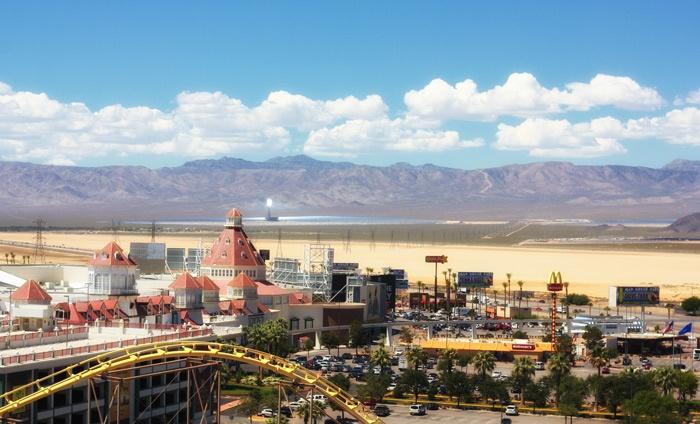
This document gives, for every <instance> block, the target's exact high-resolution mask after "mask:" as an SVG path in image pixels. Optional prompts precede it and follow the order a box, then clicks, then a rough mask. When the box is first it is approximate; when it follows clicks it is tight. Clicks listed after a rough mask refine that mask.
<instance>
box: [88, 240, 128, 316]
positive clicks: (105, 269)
mask: <svg viewBox="0 0 700 424" xmlns="http://www.w3.org/2000/svg"><path fill="white" fill-rule="evenodd" d="M137 273H138V271H137V265H136V262H134V261H133V260H131V259H130V258H129V256H128V255H127V254H126V253H124V250H122V248H121V247H120V246H119V245H118V244H117V243H115V242H110V243H107V245H106V246H105V247H103V248H102V249H100V250H98V251H96V252H95V253H94V254H93V256H92V259H91V260H90V261H89V262H88V289H89V290H90V297H91V298H98V299H100V298H101V299H106V298H114V299H117V300H118V301H119V307H120V309H121V310H122V311H124V312H125V313H126V314H127V315H128V316H129V317H135V316H136V315H137V314H136V307H135V305H136V303H135V302H136V296H138V290H137V288H136V278H137Z"/></svg>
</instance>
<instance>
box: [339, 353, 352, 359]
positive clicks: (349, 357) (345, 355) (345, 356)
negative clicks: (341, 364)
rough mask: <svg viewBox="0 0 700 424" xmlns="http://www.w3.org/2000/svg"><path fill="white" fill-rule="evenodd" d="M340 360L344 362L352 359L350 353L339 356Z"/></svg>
mask: <svg viewBox="0 0 700 424" xmlns="http://www.w3.org/2000/svg"><path fill="white" fill-rule="evenodd" d="M340 357H341V358H343V360H344V361H347V360H349V359H352V353H350V352H345V353H343V354H342V355H340Z"/></svg>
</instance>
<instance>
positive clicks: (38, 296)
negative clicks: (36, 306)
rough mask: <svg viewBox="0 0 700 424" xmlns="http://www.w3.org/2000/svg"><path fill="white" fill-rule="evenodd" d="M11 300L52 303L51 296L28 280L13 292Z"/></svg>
mask: <svg viewBox="0 0 700 424" xmlns="http://www.w3.org/2000/svg"><path fill="white" fill-rule="evenodd" d="M10 299H11V300H28V301H42V302H51V296H49V294H48V293H46V290H44V289H43V288H42V287H41V286H40V285H39V283H37V282H36V281H34V280H27V281H26V282H25V283H24V284H22V285H21V286H19V288H18V289H17V290H15V291H14V292H12V294H11V295H10Z"/></svg>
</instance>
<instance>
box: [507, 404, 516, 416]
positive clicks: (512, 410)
mask: <svg viewBox="0 0 700 424" xmlns="http://www.w3.org/2000/svg"><path fill="white" fill-rule="evenodd" d="M506 415H518V407H517V406H515V405H508V406H506Z"/></svg>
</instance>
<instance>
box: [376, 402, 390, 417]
mask: <svg viewBox="0 0 700 424" xmlns="http://www.w3.org/2000/svg"><path fill="white" fill-rule="evenodd" d="M374 415H376V416H378V417H388V416H389V415H391V410H390V409H389V407H388V406H386V405H375V407H374Z"/></svg>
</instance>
